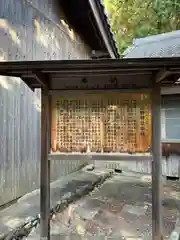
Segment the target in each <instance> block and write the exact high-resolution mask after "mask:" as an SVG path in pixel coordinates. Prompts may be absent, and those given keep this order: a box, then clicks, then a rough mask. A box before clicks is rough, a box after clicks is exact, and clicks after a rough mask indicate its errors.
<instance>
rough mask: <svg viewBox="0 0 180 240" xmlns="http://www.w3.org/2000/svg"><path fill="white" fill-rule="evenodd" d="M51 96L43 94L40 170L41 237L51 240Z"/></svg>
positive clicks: (44, 91) (45, 90)
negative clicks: (49, 155)
mask: <svg viewBox="0 0 180 240" xmlns="http://www.w3.org/2000/svg"><path fill="white" fill-rule="evenodd" d="M49 108H50V107H49V95H48V89H46V88H43V89H42V92H41V169H40V228H41V231H40V237H41V240H49V239H50V216H49V213H50V212H49V211H50V161H48V153H49V139H48V138H49V119H50V114H49Z"/></svg>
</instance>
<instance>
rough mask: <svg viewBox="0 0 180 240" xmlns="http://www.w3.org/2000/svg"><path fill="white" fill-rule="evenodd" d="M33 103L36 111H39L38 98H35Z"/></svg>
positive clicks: (39, 103) (39, 102)
mask: <svg viewBox="0 0 180 240" xmlns="http://www.w3.org/2000/svg"><path fill="white" fill-rule="evenodd" d="M33 103H34V106H35V108H36V110H37V111H38V112H41V101H40V100H39V99H38V98H36V99H35V100H34V102H33Z"/></svg>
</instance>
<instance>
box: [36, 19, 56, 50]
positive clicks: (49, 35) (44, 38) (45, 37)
mask: <svg viewBox="0 0 180 240" xmlns="http://www.w3.org/2000/svg"><path fill="white" fill-rule="evenodd" d="M34 26H35V29H36V41H37V42H38V43H40V44H41V45H42V46H44V47H45V48H49V46H51V51H57V50H59V49H60V45H59V43H58V40H57V38H56V36H55V33H54V30H53V29H51V32H50V31H49V29H47V27H46V26H45V24H43V23H41V24H40V23H39V21H38V20H37V19H36V18H35V19H34ZM50 42H55V44H50Z"/></svg>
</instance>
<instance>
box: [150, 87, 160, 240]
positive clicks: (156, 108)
mask: <svg viewBox="0 0 180 240" xmlns="http://www.w3.org/2000/svg"><path fill="white" fill-rule="evenodd" d="M152 156H153V161H152V239H153V240H162V214H161V207H162V199H161V198H162V194H161V191H162V163H161V159H162V153H161V93H160V86H159V85H154V86H153V89H152Z"/></svg>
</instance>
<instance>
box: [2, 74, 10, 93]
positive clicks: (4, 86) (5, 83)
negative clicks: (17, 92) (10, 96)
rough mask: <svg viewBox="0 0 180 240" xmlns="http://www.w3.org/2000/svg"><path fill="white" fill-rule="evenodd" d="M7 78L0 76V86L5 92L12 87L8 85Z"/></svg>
mask: <svg viewBox="0 0 180 240" xmlns="http://www.w3.org/2000/svg"><path fill="white" fill-rule="evenodd" d="M7 78H8V77H6V76H0V86H1V87H3V88H5V89H7V90H11V89H12V86H11V85H10V84H9V83H8V80H7Z"/></svg>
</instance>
